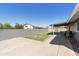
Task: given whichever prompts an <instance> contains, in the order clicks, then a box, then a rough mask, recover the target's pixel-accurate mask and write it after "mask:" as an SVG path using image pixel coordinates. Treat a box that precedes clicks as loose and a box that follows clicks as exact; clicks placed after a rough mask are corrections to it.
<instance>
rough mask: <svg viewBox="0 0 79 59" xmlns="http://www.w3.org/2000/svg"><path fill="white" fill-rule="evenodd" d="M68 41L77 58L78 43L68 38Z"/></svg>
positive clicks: (78, 53)
mask: <svg viewBox="0 0 79 59" xmlns="http://www.w3.org/2000/svg"><path fill="white" fill-rule="evenodd" d="M69 41H70V43H71V44H72V47H73V49H74V51H75V52H76V54H77V55H78V56H79V42H77V41H76V40H75V39H72V38H70V39H69Z"/></svg>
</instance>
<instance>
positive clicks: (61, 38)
mask: <svg viewBox="0 0 79 59" xmlns="http://www.w3.org/2000/svg"><path fill="white" fill-rule="evenodd" d="M50 44H55V45H62V46H65V47H67V48H69V49H71V50H73V48H72V46H71V45H70V42H69V40H68V39H67V38H65V36H64V35H63V33H60V34H58V35H57V36H56V37H55V38H54V39H52V41H51V42H50Z"/></svg>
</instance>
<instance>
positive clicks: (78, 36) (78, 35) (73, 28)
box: [70, 22, 79, 42]
mask: <svg viewBox="0 0 79 59" xmlns="http://www.w3.org/2000/svg"><path fill="white" fill-rule="evenodd" d="M77 23H78V22H76V23H74V25H72V26H71V27H70V30H71V31H72V32H73V33H74V38H75V39H76V40H77V41H78V42H79V31H78V30H77Z"/></svg>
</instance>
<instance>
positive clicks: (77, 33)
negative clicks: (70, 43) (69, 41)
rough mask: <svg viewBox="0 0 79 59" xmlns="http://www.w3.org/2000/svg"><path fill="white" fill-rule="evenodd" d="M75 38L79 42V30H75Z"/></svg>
mask: <svg viewBox="0 0 79 59" xmlns="http://www.w3.org/2000/svg"><path fill="white" fill-rule="evenodd" d="M74 38H75V39H76V40H77V41H78V42H79V32H74Z"/></svg>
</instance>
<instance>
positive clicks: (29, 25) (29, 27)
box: [24, 24, 33, 29]
mask: <svg viewBox="0 0 79 59" xmlns="http://www.w3.org/2000/svg"><path fill="white" fill-rule="evenodd" d="M24 29H33V26H32V25H31V24H24Z"/></svg>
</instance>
